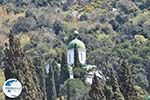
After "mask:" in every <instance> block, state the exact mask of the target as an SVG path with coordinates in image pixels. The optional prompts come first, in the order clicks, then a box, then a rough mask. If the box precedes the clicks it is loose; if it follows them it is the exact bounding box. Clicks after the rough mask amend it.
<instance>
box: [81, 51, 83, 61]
mask: <svg viewBox="0 0 150 100" xmlns="http://www.w3.org/2000/svg"><path fill="white" fill-rule="evenodd" d="M81 61H83V54H82V53H81Z"/></svg>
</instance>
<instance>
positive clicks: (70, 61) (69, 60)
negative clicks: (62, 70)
mask: <svg viewBox="0 0 150 100" xmlns="http://www.w3.org/2000/svg"><path fill="white" fill-rule="evenodd" d="M69 63H71V55H70V54H69Z"/></svg>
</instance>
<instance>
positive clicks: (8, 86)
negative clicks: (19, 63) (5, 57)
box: [3, 79, 22, 98]
mask: <svg viewBox="0 0 150 100" xmlns="http://www.w3.org/2000/svg"><path fill="white" fill-rule="evenodd" d="M3 92H4V94H5V95H6V96H7V97H9V98H16V97H18V96H19V95H20V94H21V92H22V85H21V83H20V82H19V81H18V80H17V79H8V80H7V81H5V83H4V85H3Z"/></svg>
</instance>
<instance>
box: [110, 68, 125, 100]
mask: <svg viewBox="0 0 150 100" xmlns="http://www.w3.org/2000/svg"><path fill="white" fill-rule="evenodd" d="M109 78H110V79H109V85H111V86H112V91H113V99H114V100H125V99H124V96H123V94H122V93H121V91H120V88H119V84H118V80H117V79H116V77H115V74H114V69H113V68H110V77H109Z"/></svg>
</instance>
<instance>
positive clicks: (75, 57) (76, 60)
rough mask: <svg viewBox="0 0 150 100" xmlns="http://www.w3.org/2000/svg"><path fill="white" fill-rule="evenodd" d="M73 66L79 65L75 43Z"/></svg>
mask: <svg viewBox="0 0 150 100" xmlns="http://www.w3.org/2000/svg"><path fill="white" fill-rule="evenodd" d="M74 67H80V61H79V54H78V48H77V45H76V44H75V45H74Z"/></svg>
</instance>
